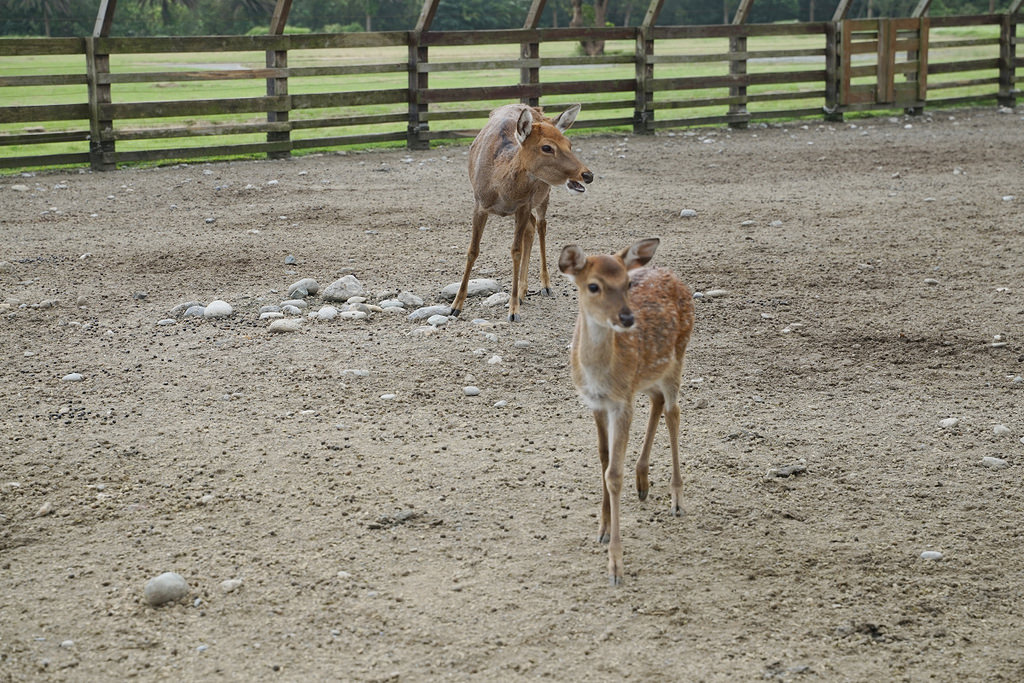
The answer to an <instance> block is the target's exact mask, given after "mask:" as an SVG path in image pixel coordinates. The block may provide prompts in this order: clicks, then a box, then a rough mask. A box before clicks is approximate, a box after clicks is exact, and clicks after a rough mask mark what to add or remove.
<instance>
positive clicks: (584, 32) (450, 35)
mask: <svg viewBox="0 0 1024 683" xmlns="http://www.w3.org/2000/svg"><path fill="white" fill-rule="evenodd" d="M636 34H637V29H636V28H635V27H623V26H616V27H608V28H546V29H501V30H489V31H427V32H425V33H423V34H421V35H420V41H419V45H421V46H423V47H440V46H456V45H516V44H520V43H553V42H565V41H578V40H635V39H636Z"/></svg>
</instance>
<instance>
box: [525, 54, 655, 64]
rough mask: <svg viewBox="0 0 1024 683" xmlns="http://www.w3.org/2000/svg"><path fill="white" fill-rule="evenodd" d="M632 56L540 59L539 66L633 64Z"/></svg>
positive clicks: (633, 58)
mask: <svg viewBox="0 0 1024 683" xmlns="http://www.w3.org/2000/svg"><path fill="white" fill-rule="evenodd" d="M634 62H636V57H634V56H633V55H615V54H612V55H599V56H597V57H541V60H540V63H541V66H593V65H595V64H633V63H634Z"/></svg>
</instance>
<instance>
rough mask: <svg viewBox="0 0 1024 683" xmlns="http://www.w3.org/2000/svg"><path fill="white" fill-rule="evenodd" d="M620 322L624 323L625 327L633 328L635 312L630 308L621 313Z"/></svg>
mask: <svg viewBox="0 0 1024 683" xmlns="http://www.w3.org/2000/svg"><path fill="white" fill-rule="evenodd" d="M619 322H620V323H622V326H623V327H633V323H634V319H633V311H631V310H629V309H628V308H627V309H626V310H624V311H620V312H619Z"/></svg>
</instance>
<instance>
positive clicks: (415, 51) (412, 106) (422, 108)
mask: <svg viewBox="0 0 1024 683" xmlns="http://www.w3.org/2000/svg"><path fill="white" fill-rule="evenodd" d="M427 61H428V55H427V48H426V47H424V46H422V45H420V32H419V31H409V125H408V128H407V129H406V132H405V146H406V147H407V148H409V149H430V137H429V135H428V134H427V133H428V132H429V131H430V125H429V124H428V123H427V122H426V121H425V120H424V119H425V117H424V116H423V115H424V114H426V113H427V104H426V103H425V102H420V95H421V94H422V93H423V92H424V91H425V90H426V89H427V88H428V87H429V85H430V83H429V81H428V77H429V74H428V73H427V72H426V71H421V70H420V65H421V64H426V63H427Z"/></svg>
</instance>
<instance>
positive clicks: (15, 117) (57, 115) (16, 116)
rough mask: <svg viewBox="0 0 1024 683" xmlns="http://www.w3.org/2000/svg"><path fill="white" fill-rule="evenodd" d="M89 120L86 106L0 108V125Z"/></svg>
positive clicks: (51, 105) (45, 105) (44, 105)
mask: <svg viewBox="0 0 1024 683" xmlns="http://www.w3.org/2000/svg"><path fill="white" fill-rule="evenodd" d="M88 118H89V105H88V104H41V105H29V106H23V107H0V123H34V122H37V121H77V120H80V119H86V120H87V119H88Z"/></svg>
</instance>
